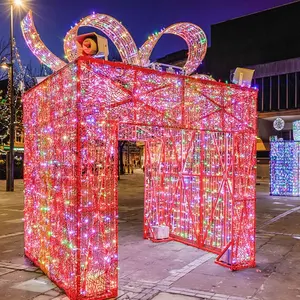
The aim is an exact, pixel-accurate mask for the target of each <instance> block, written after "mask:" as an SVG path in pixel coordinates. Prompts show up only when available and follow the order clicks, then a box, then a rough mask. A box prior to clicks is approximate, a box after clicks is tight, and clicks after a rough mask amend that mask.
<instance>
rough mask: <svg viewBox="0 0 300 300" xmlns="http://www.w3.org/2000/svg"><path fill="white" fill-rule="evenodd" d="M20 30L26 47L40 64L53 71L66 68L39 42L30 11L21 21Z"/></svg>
mask: <svg viewBox="0 0 300 300" xmlns="http://www.w3.org/2000/svg"><path fill="white" fill-rule="evenodd" d="M21 29H22V33H23V36H24V39H25V41H26V43H27V46H28V47H29V49H30V50H31V52H32V53H33V54H34V55H35V56H36V57H37V58H38V60H39V61H40V62H41V63H42V64H44V65H46V66H47V67H49V68H50V69H51V70H53V71H58V70H60V69H61V68H63V67H64V66H66V63H65V62H64V61H62V60H61V59H59V58H58V57H57V56H55V55H54V54H53V53H52V52H51V51H50V50H49V49H48V48H47V47H46V46H45V44H44V43H43V41H42V40H41V38H40V36H39V34H38V32H37V30H36V28H35V25H34V22H33V18H32V11H29V12H28V14H27V15H26V16H25V18H24V19H23V20H22V21H21Z"/></svg>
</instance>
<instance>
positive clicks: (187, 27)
mask: <svg viewBox="0 0 300 300" xmlns="http://www.w3.org/2000/svg"><path fill="white" fill-rule="evenodd" d="M84 26H88V27H93V28H96V29H99V30H101V31H102V32H103V33H105V34H106V35H107V36H108V37H109V38H110V39H111V41H112V42H113V43H114V44H115V46H116V47H117V49H118V51H119V53H120V55H121V58H122V61H123V62H124V63H126V64H131V65H137V66H143V67H148V66H149V64H150V60H149V59H150V55H151V53H152V51H153V49H154V47H155V45H156V43H157V42H158V40H159V39H160V37H161V36H162V35H163V34H174V35H177V36H180V37H181V38H183V39H184V40H185V41H186V43H187V46H188V58H187V61H186V63H185V65H184V67H183V70H184V73H185V74H186V75H190V74H191V73H192V72H193V71H195V70H196V69H197V67H198V66H199V64H201V62H202V60H203V59H204V57H205V54H206V50H207V39H206V35H205V33H204V31H203V30H202V29H201V28H200V27H199V26H197V25H195V24H192V23H177V24H174V25H171V26H169V27H168V28H166V29H163V30H162V31H160V32H159V33H156V34H154V35H152V36H151V37H149V39H148V40H147V41H146V42H145V43H144V44H143V45H142V47H141V48H140V49H139V50H138V49H137V47H136V44H135V42H134V40H133V38H132V36H131V35H130V33H129V32H128V31H127V29H126V28H125V27H124V26H123V25H122V24H121V23H120V22H119V21H117V20H116V19H114V18H113V17H111V16H108V15H104V14H92V15H90V16H87V17H85V18H83V19H82V20H80V22H79V23H78V24H76V25H75V27H73V28H72V29H71V30H70V31H69V32H68V33H67V35H66V37H65V39H64V50H65V56H66V58H67V59H68V61H69V62H70V61H74V60H75V59H76V58H77V57H78V56H79V55H80V45H79V43H78V42H77V40H76V38H77V34H78V29H79V28H80V27H84ZM21 27H22V32H23V35H24V38H25V40H26V42H27V45H28V47H29V48H30V50H31V51H32V53H33V54H34V55H35V56H36V57H37V58H38V59H39V60H40V61H41V62H42V63H43V64H45V65H46V66H48V67H49V68H51V69H52V70H53V71H58V70H59V69H61V68H62V67H64V66H65V65H66V63H65V62H63V61H62V60H60V59H59V58H58V57H57V56H55V55H54V54H53V53H52V52H51V51H50V50H49V49H48V48H47V47H46V46H45V44H44V43H43V42H42V41H41V39H40V37H39V35H38V33H37V31H36V28H35V26H34V23H33V19H32V12H31V11H30V12H29V13H28V14H27V16H26V17H25V18H24V19H23V21H22V22H21Z"/></svg>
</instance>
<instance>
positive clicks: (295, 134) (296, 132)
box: [293, 120, 300, 142]
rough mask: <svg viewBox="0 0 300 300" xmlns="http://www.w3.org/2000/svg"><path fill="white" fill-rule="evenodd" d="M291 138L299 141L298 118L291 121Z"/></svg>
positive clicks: (299, 127)
mask: <svg viewBox="0 0 300 300" xmlns="http://www.w3.org/2000/svg"><path fill="white" fill-rule="evenodd" d="M293 138H294V141H297V142H300V120H298V121H295V122H293Z"/></svg>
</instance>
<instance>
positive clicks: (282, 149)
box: [270, 141, 300, 196]
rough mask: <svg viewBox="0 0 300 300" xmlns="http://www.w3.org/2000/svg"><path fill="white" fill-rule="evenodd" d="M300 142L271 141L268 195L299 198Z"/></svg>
mask: <svg viewBox="0 0 300 300" xmlns="http://www.w3.org/2000/svg"><path fill="white" fill-rule="evenodd" d="M299 175H300V142H298V141H273V142H271V151H270V177H271V185H270V194H271V195H274V196H300V176H299Z"/></svg>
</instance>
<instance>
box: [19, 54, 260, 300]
mask: <svg viewBox="0 0 300 300" xmlns="http://www.w3.org/2000/svg"><path fill="white" fill-rule="evenodd" d="M256 98H257V91H255V90H252V89H248V88H241V87H238V86H231V85H226V84H222V83H218V82H213V81H207V80H205V81H202V80H201V79H193V78H191V77H184V76H180V75H173V74H169V73H166V72H158V71H155V70H150V69H145V68H139V67H133V66H129V65H125V64H123V63H111V62H105V61H103V60H99V59H92V58H80V59H79V60H78V61H76V62H75V63H71V64H69V65H68V66H66V67H65V68H63V69H62V70H60V71H59V72H56V73H54V74H53V75H52V76H50V77H49V78H48V79H46V80H44V81H43V82H42V83H41V84H39V85H38V86H37V87H35V88H33V89H31V90H30V91H29V92H27V93H26V94H25V96H24V99H23V100H24V126H25V147H26V153H25V174H24V180H25V217H24V218H25V253H26V255H27V256H28V257H29V258H30V259H31V260H32V261H34V263H35V264H36V265H38V266H39V267H41V269H42V270H43V271H44V272H45V273H46V274H47V275H48V276H49V277H50V278H51V279H52V280H53V281H54V282H55V283H57V284H58V286H59V287H61V288H62V289H64V290H65V291H66V293H67V295H68V296H69V297H70V298H71V299H90V300H91V299H106V298H110V297H115V296H116V295H117V290H118V234H117V223H118V211H117V201H118V197H117V178H118V172H117V166H118V162H117V157H118V147H117V145H118V140H130V141H139V140H142V141H145V144H146V150H145V151H146V160H145V200H144V201H145V202H144V206H145V215H144V217H145V220H144V237H145V238H149V239H152V240H153V234H152V229H153V226H168V227H169V228H170V239H173V240H176V241H181V242H183V243H186V244H189V245H192V246H194V247H198V248H201V249H204V250H207V251H210V252H213V253H217V254H218V258H217V260H216V262H217V263H219V264H221V265H223V266H226V267H228V268H231V269H233V270H238V269H242V268H247V267H253V266H254V265H255V199H256V198H255V197H256V196H255V164H256V159H255V153H256Z"/></svg>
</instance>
